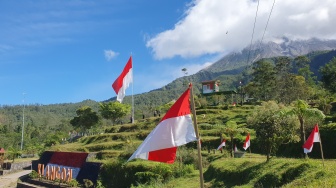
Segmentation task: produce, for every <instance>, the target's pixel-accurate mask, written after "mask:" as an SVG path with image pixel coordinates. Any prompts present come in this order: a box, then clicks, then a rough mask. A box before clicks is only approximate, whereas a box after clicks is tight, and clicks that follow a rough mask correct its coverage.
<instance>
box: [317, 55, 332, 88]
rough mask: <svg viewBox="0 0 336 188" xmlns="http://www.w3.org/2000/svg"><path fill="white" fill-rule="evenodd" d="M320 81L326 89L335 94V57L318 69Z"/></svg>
mask: <svg viewBox="0 0 336 188" xmlns="http://www.w3.org/2000/svg"><path fill="white" fill-rule="evenodd" d="M320 73H321V74H322V77H321V81H322V82H323V85H324V87H325V88H326V89H328V90H329V91H331V92H332V93H336V81H335V80H336V57H334V58H332V59H331V60H330V61H329V62H328V63H327V64H326V65H325V66H323V67H321V68H320Z"/></svg>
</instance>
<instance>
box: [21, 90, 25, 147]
mask: <svg viewBox="0 0 336 188" xmlns="http://www.w3.org/2000/svg"><path fill="white" fill-rule="evenodd" d="M25 94H26V93H22V95H23V112H22V114H23V116H22V134H21V150H22V148H23V131H24V120H25V119H24V118H25V116H24V111H25V103H24V102H25V101H24V100H25Z"/></svg>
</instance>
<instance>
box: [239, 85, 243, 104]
mask: <svg viewBox="0 0 336 188" xmlns="http://www.w3.org/2000/svg"><path fill="white" fill-rule="evenodd" d="M239 85H240V99H241V106H243V86H242V82H241V81H240V82H239Z"/></svg>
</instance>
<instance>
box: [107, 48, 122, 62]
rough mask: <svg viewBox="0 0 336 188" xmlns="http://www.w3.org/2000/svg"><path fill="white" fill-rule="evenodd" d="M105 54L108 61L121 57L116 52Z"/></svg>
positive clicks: (109, 51) (111, 51)
mask: <svg viewBox="0 0 336 188" xmlns="http://www.w3.org/2000/svg"><path fill="white" fill-rule="evenodd" d="M104 54H105V58H106V60H107V61H111V60H112V59H113V58H114V57H116V56H117V55H119V53H118V52H114V51H113V50H104Z"/></svg>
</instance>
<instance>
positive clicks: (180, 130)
mask: <svg viewBox="0 0 336 188" xmlns="http://www.w3.org/2000/svg"><path fill="white" fill-rule="evenodd" d="M189 96H190V88H188V90H187V91H185V92H184V93H183V94H182V96H181V97H180V98H179V99H178V100H177V101H176V102H175V103H174V105H173V106H172V107H171V108H170V109H169V111H168V112H167V113H166V115H165V116H164V117H163V118H162V120H161V122H160V123H159V124H158V125H157V126H156V127H155V129H154V130H153V131H152V132H151V133H150V134H149V135H148V136H147V138H146V139H145V140H144V142H143V143H142V144H141V145H140V146H139V147H138V149H137V150H136V151H135V152H134V153H133V155H132V156H131V157H130V158H129V159H128V161H130V160H132V159H134V158H141V159H146V160H153V161H159V162H166V163H173V162H174V161H175V157H176V150H177V147H178V146H181V145H184V144H186V143H189V142H192V141H196V140H197V139H196V134H195V129H194V126H193V122H192V119H191V115H190V102H189Z"/></svg>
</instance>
